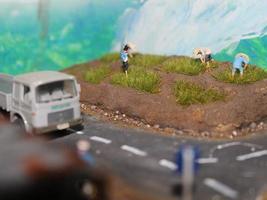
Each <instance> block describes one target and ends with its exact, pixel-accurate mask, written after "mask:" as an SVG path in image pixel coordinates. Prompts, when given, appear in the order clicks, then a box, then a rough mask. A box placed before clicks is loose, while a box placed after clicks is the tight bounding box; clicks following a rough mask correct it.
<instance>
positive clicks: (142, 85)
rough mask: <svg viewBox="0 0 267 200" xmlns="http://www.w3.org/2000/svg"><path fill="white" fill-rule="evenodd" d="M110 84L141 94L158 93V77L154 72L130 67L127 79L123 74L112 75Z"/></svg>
mask: <svg viewBox="0 0 267 200" xmlns="http://www.w3.org/2000/svg"><path fill="white" fill-rule="evenodd" d="M111 83H112V84H114V85H121V86H124V87H131V88H134V89H136V90H139V91H143V92H149V93H157V92H158V91H159V84H160V77H159V76H158V74H157V73H155V72H152V71H147V70H145V69H143V68H141V67H135V66H131V68H130V70H129V72H128V77H126V75H125V74H124V73H117V74H114V75H113V76H112V77H111Z"/></svg>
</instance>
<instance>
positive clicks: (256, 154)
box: [236, 150, 267, 161]
mask: <svg viewBox="0 0 267 200" xmlns="http://www.w3.org/2000/svg"><path fill="white" fill-rule="evenodd" d="M265 155H267V150H262V151H257V152H253V153H249V154H245V155H240V156H237V157H236V160H237V161H244V160H248V159H251V158H258V157H261V156H265Z"/></svg>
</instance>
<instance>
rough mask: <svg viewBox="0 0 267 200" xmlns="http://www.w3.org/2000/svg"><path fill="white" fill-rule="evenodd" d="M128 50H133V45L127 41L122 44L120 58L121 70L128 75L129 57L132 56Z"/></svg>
mask: <svg viewBox="0 0 267 200" xmlns="http://www.w3.org/2000/svg"><path fill="white" fill-rule="evenodd" d="M130 50H133V45H132V44H131V43H127V44H126V45H124V46H123V48H122V51H121V53H120V58H121V62H122V70H123V72H124V73H125V74H126V76H128V68H129V62H128V61H129V57H132V54H131V53H130Z"/></svg>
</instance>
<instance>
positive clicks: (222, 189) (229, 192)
mask: <svg viewBox="0 0 267 200" xmlns="http://www.w3.org/2000/svg"><path fill="white" fill-rule="evenodd" d="M204 184H205V185H206V186H208V187H210V188H212V189H213V190H215V191H217V192H219V193H221V194H222V195H224V196H226V197H228V198H231V199H236V198H237V197H238V192H237V191H235V190H234V189H232V188H230V187H229V186H227V185H225V184H223V183H221V182H219V181H217V180H215V179H212V178H206V179H205V180H204Z"/></svg>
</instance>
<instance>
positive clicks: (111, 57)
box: [99, 52, 120, 63]
mask: <svg viewBox="0 0 267 200" xmlns="http://www.w3.org/2000/svg"><path fill="white" fill-rule="evenodd" d="M99 60H100V61H102V62H104V63H112V62H116V61H120V53H119V52H113V53H108V54H106V55H104V56H102V57H101V58H100V59H99Z"/></svg>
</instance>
